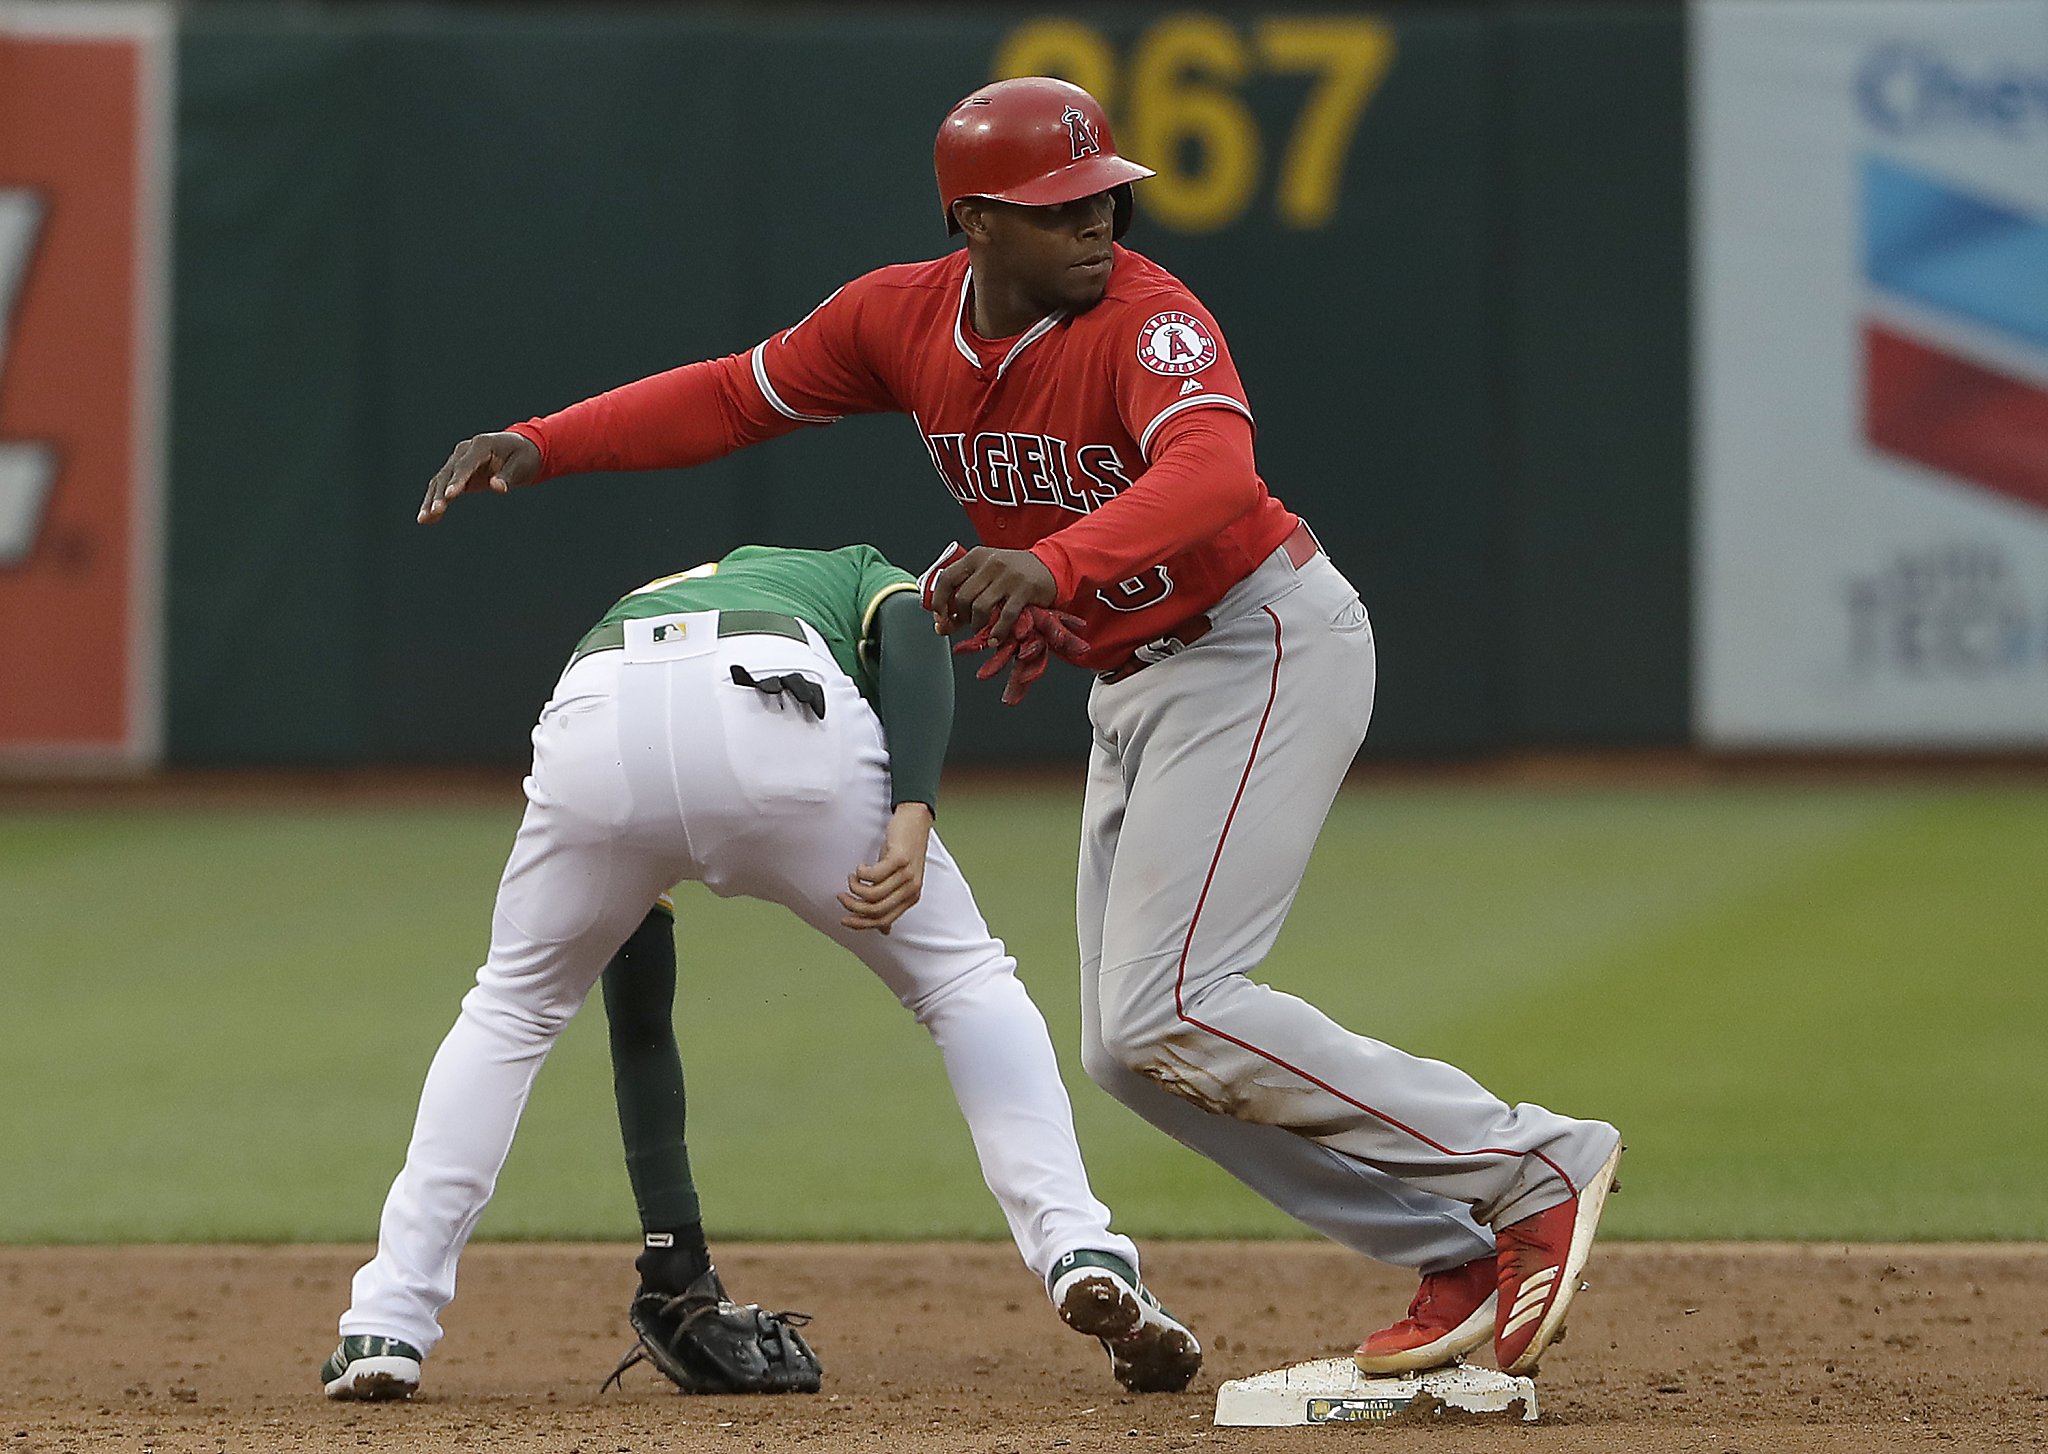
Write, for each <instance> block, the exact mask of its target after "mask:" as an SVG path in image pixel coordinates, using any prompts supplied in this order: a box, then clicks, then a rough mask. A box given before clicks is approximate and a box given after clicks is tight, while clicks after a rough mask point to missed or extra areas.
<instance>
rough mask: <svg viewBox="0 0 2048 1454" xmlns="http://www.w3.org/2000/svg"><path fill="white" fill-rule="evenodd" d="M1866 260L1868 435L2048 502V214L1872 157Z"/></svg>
mask: <svg viewBox="0 0 2048 1454" xmlns="http://www.w3.org/2000/svg"><path fill="white" fill-rule="evenodd" d="M1863 271H1864V278H1865V280H1866V281H1867V282H1868V284H1869V285H1870V287H1871V289H1872V290H1873V291H1874V293H1875V295H1876V298H1877V300H1878V301H1879V302H1880V303H1882V302H1884V301H1886V300H1891V301H1894V302H1897V303H1900V304H1903V305H1905V306H1904V308H1903V309H1893V310H1890V311H1892V312H1894V313H1896V312H1902V311H1909V312H1910V313H1911V315H1912V316H1913V317H1914V318H1915V319H1916V320H1925V324H1924V325H1922V324H1920V323H1918V322H1916V324H1915V325H1913V328H1912V331H1911V332H1908V331H1907V329H1906V327H1903V326H1901V325H1899V324H1897V323H1895V322H1891V321H1887V320H1886V319H1882V318H1878V317H1874V316H1866V318H1865V320H1864V327H1863V349H1864V353H1863V358H1864V434H1865V437H1866V438H1867V439H1868V440H1869V441H1870V443H1871V444H1872V445H1874V446H1875V447H1876V448H1878V449H1880V450H1883V451H1884V452H1886V453H1887V454H1892V455H1897V456H1899V457H1901V458H1904V459H1910V460H1912V461H1914V462H1915V463H1917V464H1921V465H1925V466H1927V467H1928V468H1930V469H1935V470H1939V471H1941V472H1942V473H1944V474H1947V475H1951V476H1954V477H1955V478H1957V479H1959V480H1963V481H1966V482H1968V483H1970V484H1974V485H1978V486H1981V487H1983V488H1984V489H1988V490H1992V491H1995V492H1996V493H1998V494H2001V495H2004V496H2007V497H2008V498H2011V499H2015V500H2020V501H2023V502H2025V503H2027V504H2029V505H2033V506H2035V507H2037V508H2039V509H2044V510H2048V218H2043V217H2040V216H2034V215H2030V214H2028V213H2026V212H2024V211H2022V210H2020V209H2019V208H2017V207H2015V206H2012V205H2009V204H2007V203H2005V202H2002V201H1997V200H1994V199H1991V198H1988V197H1985V196H1982V195H1980V194H1978V193H1976V192H1973V191H1968V190H1965V189H1964V188H1962V187H1959V186H1957V185H1956V184H1955V183H1953V182H1950V181H1948V180H1946V179H1944V178H1939V177H1934V176H1930V175H1928V174H1926V173H1924V172H1920V171H1916V170H1914V169H1912V168H1909V167H1904V166H1901V165H1899V164H1898V163H1897V162H1894V161H1891V160H1888V159H1886V158H1882V157H1876V156H1869V157H1866V158H1865V159H1864V162H1863Z"/></svg>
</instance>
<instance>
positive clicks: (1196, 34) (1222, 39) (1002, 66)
mask: <svg viewBox="0 0 2048 1454" xmlns="http://www.w3.org/2000/svg"><path fill="white" fill-rule="evenodd" d="M1393 61H1394V32H1393V29H1392V28H1391V27H1390V26H1388V25H1386V24H1385V23H1383V22H1381V21H1377V20H1371V19H1367V18H1365V17H1363V16H1356V15H1302V16H1269V17H1266V18H1264V19H1260V20H1257V21H1254V22H1252V23H1251V25H1250V26H1249V33H1248V34H1247V33H1243V32H1240V31H1239V30H1238V28H1237V27H1236V26H1233V25H1231V24H1230V23H1229V22H1228V21H1225V20H1222V19H1220V18H1218V17H1216V16H1213V15H1200V14H1179V15H1168V16H1165V17H1163V18H1161V19H1160V20H1158V21H1157V22H1155V23H1154V24H1153V25H1152V26H1151V27H1150V28H1149V29H1147V30H1146V31H1145V33H1144V34H1143V35H1141V36H1139V37H1138V39H1137V41H1136V43H1135V44H1133V45H1132V46H1131V48H1130V53H1129V55H1128V57H1127V58H1125V60H1124V61H1123V63H1122V64H1121V65H1120V64H1119V60H1118V56H1117V52H1116V47H1115V45H1114V44H1112V43H1111V41H1110V40H1109V38H1108V37H1107V36H1105V35H1104V34H1103V33H1102V32H1101V31H1099V30H1097V29H1096V28H1095V27H1093V26H1091V25H1087V24H1084V23H1083V22H1081V21H1078V20H1069V19H1063V18H1058V17H1046V18H1041V19H1037V20H1031V21H1028V22H1026V23H1025V24H1023V25H1020V26H1018V27H1017V28H1016V29H1015V30H1013V31H1011V32H1010V33H1009V34H1008V35H1007V36H1005V37H1004V38H1003V41H1002V43H1001V45H1000V46H999V47H998V48H997V51H996V62H995V77H994V79H997V80H1001V79H1003V78H1005V77H1009V76H1047V75H1050V76H1060V77H1063V78H1065V79H1066V80H1069V81H1072V82H1073V83H1074V84H1075V85H1077V86H1081V87H1083V88H1085V89H1086V90H1088V91H1089V92H1091V93H1093V94H1094V96H1095V98H1096V99H1097V100H1099V101H1100V102H1102V104H1103V105H1104V106H1105V107H1107V108H1108V110H1109V112H1110V115H1111V116H1112V117H1113V118H1115V120H1116V127H1117V139H1118V142H1119V148H1120V149H1121V150H1122V151H1124V152H1125V154H1126V155H1128V156H1130V157H1132V158H1133V159H1135V160H1137V161H1141V162H1143V163H1144V164H1145V165H1146V166H1148V167H1153V168H1156V169H1157V170H1158V173H1159V175H1158V177H1156V178H1155V179H1154V180H1152V181H1149V182H1147V183H1146V184H1145V189H1144V201H1145V211H1146V213H1147V215H1149V216H1151V217H1154V218H1156V219H1158V220H1159V221H1160V222H1163V223H1164V224H1166V225H1167V226H1168V227H1172V228H1177V229H1178V230H1180V231H1182V232H1214V231H1216V230H1217V229H1218V228H1223V227H1228V226H1229V225H1230V224H1231V223H1233V222H1235V221H1237V220H1238V219H1239V218H1240V217H1242V216H1243V215H1244V213H1245V211H1246V209H1247V208H1249V207H1250V206H1251V203H1252V199H1253V197H1254V196H1255V195H1256V194H1257V192H1258V188H1259V177H1260V172H1261V170H1262V167H1263V160H1264V158H1263V150H1264V148H1263V144H1262V141H1261V138H1260V135H1259V124H1258V121H1257V119H1256V118H1254V117H1253V115H1252V112H1251V109H1250V108H1249V107H1248V106H1247V105H1246V104H1245V102H1244V98H1243V97H1242V96H1241V95H1240V94H1239V92H1240V90H1241V88H1242V87H1243V86H1244V84H1245V83H1246V82H1247V81H1248V80H1250V79H1251V78H1252V77H1253V76H1254V75H1255V74H1261V73H1263V74H1298V75H1307V76H1311V77H1313V78H1314V85H1312V86H1311V87H1310V89H1309V93H1308V96H1307V99H1306V100H1304V101H1303V103H1302V107H1301V113H1300V115H1299V116H1298V117H1297V118H1296V119H1295V123H1294V131H1293V134H1292V135H1291V136H1289V137H1288V139H1287V147H1286V151H1285V154H1284V155H1283V156H1282V158H1281V161H1280V168H1279V173H1278V178H1277V185H1276V187H1275V189H1274V199H1273V201H1274V210H1275V211H1276V212H1277V213H1278V215H1279V218H1280V220H1281V221H1282V222H1283V223H1285V224H1286V225H1288V226H1289V227H1301V228H1311V227H1322V226H1325V225H1326V224H1327V223H1328V222H1329V221H1330V219H1331V218H1332V217H1334V216H1335V215H1336V212H1337V196H1338V191H1339V186H1340V184H1341V182H1342V181H1343V176H1344V160H1345V158H1346V156H1348V155H1349V153H1350V151H1351V138H1352V134H1353V133H1354V132H1355V131H1356V130H1357V129H1358V118H1359V116H1360V115H1361V114H1362V113H1363V112H1364V110H1365V106H1366V103H1367V102H1368V101H1370V100H1371V99H1372V96H1373V93H1374V92H1375V91H1377V90H1378V89H1379V86H1380V83H1381V82H1382V81H1383V80H1385V79H1386V75H1387V71H1388V68H1389V67H1391V66H1392V65H1393Z"/></svg>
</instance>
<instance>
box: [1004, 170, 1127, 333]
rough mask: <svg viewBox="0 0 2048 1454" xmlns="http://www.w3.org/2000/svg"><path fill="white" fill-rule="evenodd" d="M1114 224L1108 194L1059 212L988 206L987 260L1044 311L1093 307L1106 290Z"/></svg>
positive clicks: (1066, 204) (1066, 205)
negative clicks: (1111, 234)
mask: <svg viewBox="0 0 2048 1454" xmlns="http://www.w3.org/2000/svg"><path fill="white" fill-rule="evenodd" d="M1115 220H1116V208H1115V206H1114V204H1113V203H1112V202H1111V200H1110V195H1109V193H1107V192H1097V193H1096V194H1095V195H1094V196H1092V197H1082V198H1080V199H1079V200H1077V201H1073V202H1064V203H1061V204H1060V205H1059V206H1057V207H1017V206H1012V205H1010V204H1008V203H1001V202H997V203H991V204H989V206H988V211H987V236H986V240H985V252H986V257H987V261H988V263H990V264H991V265H993V266H995V267H996V268H998V269H1000V271H1002V272H1003V273H1004V274H1006V275H1007V276H1008V277H1009V278H1010V279H1011V280H1012V281H1013V282H1014V283H1015V285H1016V286H1017V287H1018V288H1019V289H1020V290H1021V291H1023V292H1025V293H1027V294H1029V295H1030V296H1031V297H1032V298H1034V299H1035V300H1037V301H1038V302H1039V303H1040V304H1041V305H1043V307H1044V308H1045V310H1046V311H1047V312H1051V311H1052V310H1053V309H1055V308H1066V309H1070V310H1073V311H1075V312H1079V311H1080V310H1082V309H1085V308H1092V307H1094V306H1095V304H1097V303H1099V302H1101V301H1102V294H1103V291H1104V290H1105V289H1106V288H1108V287H1109V273H1110V268H1111V267H1112V266H1113V265H1114V259H1113V256H1112V254H1111V252H1110V232H1111V230H1112V227H1113V225H1114V223H1115Z"/></svg>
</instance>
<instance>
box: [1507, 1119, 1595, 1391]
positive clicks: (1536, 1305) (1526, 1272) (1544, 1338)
mask: <svg viewBox="0 0 2048 1454" xmlns="http://www.w3.org/2000/svg"><path fill="white" fill-rule="evenodd" d="M1619 1165H1621V1148H1620V1147H1619V1146H1617V1147H1615V1148H1614V1154H1613V1155H1611V1156H1609V1157H1608V1158H1607V1160H1606V1161H1605V1162H1604V1163H1603V1164H1602V1165H1601V1167H1600V1169H1599V1170H1598V1171H1596V1172H1595V1173H1593V1177H1592V1179H1591V1180H1590V1181H1588V1182H1587V1183H1586V1184H1585V1185H1584V1186H1583V1187H1581V1188H1579V1194H1578V1195H1577V1196H1575V1197H1573V1198H1572V1199H1571V1200H1570V1201H1568V1202H1560V1203H1558V1205H1556V1206H1554V1207H1552V1208H1551V1209H1550V1210H1549V1211H1547V1212H1538V1213H1537V1214H1536V1215H1535V1216H1533V1217H1524V1218H1523V1219H1522V1220H1521V1221H1519V1222H1516V1223H1515V1224H1514V1225H1513V1226H1511V1227H1502V1228H1499V1229H1498V1230H1496V1231H1495V1233H1494V1242H1495V1244H1496V1245H1497V1246H1498V1248H1499V1253H1498V1256H1499V1262H1500V1304H1499V1308H1500V1331H1499V1332H1498V1333H1496V1334H1495V1335H1494V1341H1493V1352H1494V1359H1495V1361H1496V1362H1497V1363H1498V1364H1499V1365H1500V1369H1501V1372H1503V1373H1515V1374H1523V1373H1534V1372H1535V1371H1536V1362H1537V1360H1538V1359H1540V1358H1541V1357H1542V1356H1543V1350H1544V1349H1546V1348H1548V1347H1549V1346H1550V1345H1551V1344H1552V1343H1553V1342H1555V1341H1556V1339H1557V1336H1558V1334H1560V1333H1562V1332H1563V1331H1564V1318H1565V1314H1566V1313H1567V1312H1568V1311H1570V1309H1571V1305H1572V1297H1573V1295H1574V1294H1576V1293H1577V1292H1578V1290H1579V1274H1580V1273H1581V1272H1583V1271H1585V1268H1586V1258H1587V1257H1588V1255H1590V1254H1591V1252H1592V1250H1593V1233H1594V1232H1595V1231H1596V1230H1598V1228H1599V1226H1600V1213H1601V1211H1602V1209H1604V1208H1605V1207H1606V1205H1607V1193H1608V1191H1609V1189H1610V1188H1611V1187H1612V1186H1613V1183H1614V1170H1615V1168H1616V1167H1618V1166H1619Z"/></svg>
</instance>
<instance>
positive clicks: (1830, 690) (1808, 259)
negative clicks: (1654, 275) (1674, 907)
mask: <svg viewBox="0 0 2048 1454" xmlns="http://www.w3.org/2000/svg"><path fill="white" fill-rule="evenodd" d="M1694 22H1695V23H1694V27H1693V45H1694V53H1693V95H1694V103H1693V104H1694V108H1695V112H1694V138H1695V141H1694V145H1695V148H1696V154H1695V159H1694V161H1695V167H1694V176H1695V216H1694V233H1695V289H1696V293H1695V317H1696V322H1697V340H1698V341H1697V347H1698V350H1699V353H1698V369H1697V385H1696V389H1697V394H1696V400H1697V402H1696V410H1697V418H1696V426H1697V427H1696V438H1697V441H1698V443H1697V449H1698V471H1697V478H1698V498H1697V522H1696V535H1695V538H1696V542H1697V543H1696V571H1695V592H1696V600H1695V607H1696V610H1695V619H1696V622H1697V627H1696V631H1697V638H1696V652H1697V660H1696V674H1697V682H1698V693H1697V702H1698V707H1697V711H1698V717H1699V722H1698V726H1699V731H1700V735H1701V737H1702V739H1703V740H1704V741H1706V742H1707V743H1709V744H1710V745H1718V746H1730V747H1746V746H1814V747H1830V746H1864V747H1996V746H2024V745H2040V744H2043V743H2048V0H1700V3H1699V4H1698V5H1697V7H1696V10H1695V13H1694Z"/></svg>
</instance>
